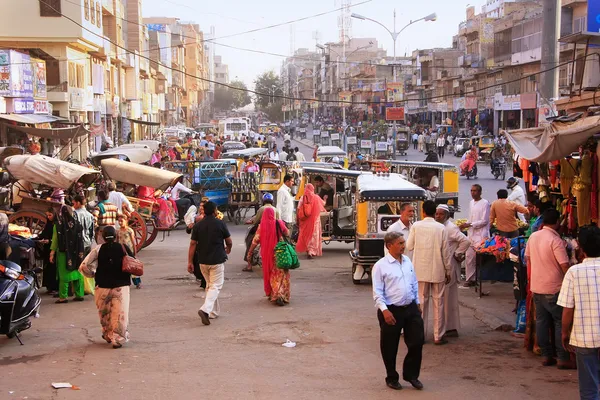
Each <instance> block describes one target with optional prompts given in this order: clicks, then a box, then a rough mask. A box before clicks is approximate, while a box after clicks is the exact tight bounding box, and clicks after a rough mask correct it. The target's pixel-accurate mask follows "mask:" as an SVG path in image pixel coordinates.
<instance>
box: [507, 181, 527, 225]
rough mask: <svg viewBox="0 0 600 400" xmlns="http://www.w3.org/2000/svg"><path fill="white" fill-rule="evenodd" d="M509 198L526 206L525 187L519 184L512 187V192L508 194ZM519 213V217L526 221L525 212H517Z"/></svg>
mask: <svg viewBox="0 0 600 400" xmlns="http://www.w3.org/2000/svg"><path fill="white" fill-rule="evenodd" d="M508 200H510V201H514V202H515V203H517V204H520V205H522V206H523V207H524V206H525V192H523V188H522V187H521V186H519V185H517V186H515V187H514V188H512V189H511V190H510V193H509V194H508ZM517 215H518V216H519V219H520V220H521V221H525V216H524V215H523V213H517Z"/></svg>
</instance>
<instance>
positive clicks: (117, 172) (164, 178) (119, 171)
mask: <svg viewBox="0 0 600 400" xmlns="http://www.w3.org/2000/svg"><path fill="white" fill-rule="evenodd" d="M100 164H101V166H102V172H103V173H104V175H106V177H108V178H109V179H113V180H115V181H118V182H123V183H128V184H131V185H140V186H148V187H151V188H153V189H161V190H164V189H166V188H168V187H169V186H173V185H175V184H176V183H177V182H180V181H181V180H183V175H182V174H178V173H176V172H171V171H165V170H164V169H158V168H154V167H149V166H147V165H141V164H134V163H131V162H127V161H122V160H117V159H115V158H106V159H104V160H102V161H101V162H100Z"/></svg>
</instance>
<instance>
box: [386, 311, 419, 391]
mask: <svg viewBox="0 0 600 400" xmlns="http://www.w3.org/2000/svg"><path fill="white" fill-rule="evenodd" d="M387 307H388V310H390V312H391V313H392V314H393V315H394V318H395V319H396V325H388V324H387V323H386V322H385V319H384V318H383V313H382V312H381V310H377V318H378V319H379V327H380V328H381V337H380V346H381V356H382V358H383V363H384V364H385V369H386V371H387V376H386V378H385V380H386V382H397V381H398V379H399V378H400V376H399V375H398V371H396V356H397V355H398V345H399V344H400V334H401V333H402V330H403V329H404V343H405V344H406V347H407V348H408V353H406V357H404V364H403V366H402V379H404V380H406V381H410V380H413V379H418V378H419V373H420V372H421V359H422V357H423V342H424V341H425V333H424V327H423V318H422V317H421V313H420V312H419V308H418V306H417V303H415V302H413V303H412V304H410V305H408V306H406V307H399V306H394V305H389V306H387Z"/></svg>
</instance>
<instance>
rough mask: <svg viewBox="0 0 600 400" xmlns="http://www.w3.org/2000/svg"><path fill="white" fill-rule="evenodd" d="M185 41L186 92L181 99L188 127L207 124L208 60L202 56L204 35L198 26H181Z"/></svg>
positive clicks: (186, 24)
mask: <svg viewBox="0 0 600 400" xmlns="http://www.w3.org/2000/svg"><path fill="white" fill-rule="evenodd" d="M182 27H183V35H184V40H185V69H186V73H187V75H186V78H185V79H186V88H187V90H186V92H185V94H184V96H183V99H182V106H183V112H184V113H185V114H186V116H187V124H188V126H195V125H197V124H198V123H200V122H201V121H203V120H204V121H206V122H207V116H208V110H207V109H206V108H205V107H206V102H205V99H206V96H207V92H208V82H207V79H208V70H207V69H208V68H207V62H208V59H207V58H206V57H205V54H204V35H203V34H202V31H201V30H200V26H199V25H197V24H192V23H185V24H182Z"/></svg>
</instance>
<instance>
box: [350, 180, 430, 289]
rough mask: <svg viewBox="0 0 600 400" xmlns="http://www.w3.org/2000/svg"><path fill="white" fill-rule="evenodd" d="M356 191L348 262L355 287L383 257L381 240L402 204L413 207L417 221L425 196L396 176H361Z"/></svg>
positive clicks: (397, 216)
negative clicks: (354, 215) (353, 235)
mask: <svg viewBox="0 0 600 400" xmlns="http://www.w3.org/2000/svg"><path fill="white" fill-rule="evenodd" d="M356 187H357V189H356V195H355V213H356V239H355V246H354V250H353V251H351V252H350V258H351V260H352V282H353V283H354V284H356V285H358V284H360V283H361V281H362V280H363V279H364V278H368V277H369V276H370V274H371V268H372V267H373V265H374V264H375V263H376V262H377V261H379V260H380V259H381V258H382V257H383V256H384V254H385V245H384V243H383V238H384V236H385V234H386V232H387V230H388V228H389V227H390V226H391V225H392V224H393V223H394V222H396V221H397V220H398V219H399V218H400V215H399V214H400V206H401V205H402V203H411V204H413V206H414V207H415V211H416V213H415V214H416V215H417V218H418V216H420V215H421V207H422V203H423V200H425V198H426V193H425V189H423V188H421V187H419V186H416V185H415V184H413V183H410V182H409V181H407V180H406V179H404V178H402V177H401V176H400V175H399V174H387V173H386V174H362V175H360V176H359V177H358V179H357V181H356ZM405 239H408V238H405Z"/></svg>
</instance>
